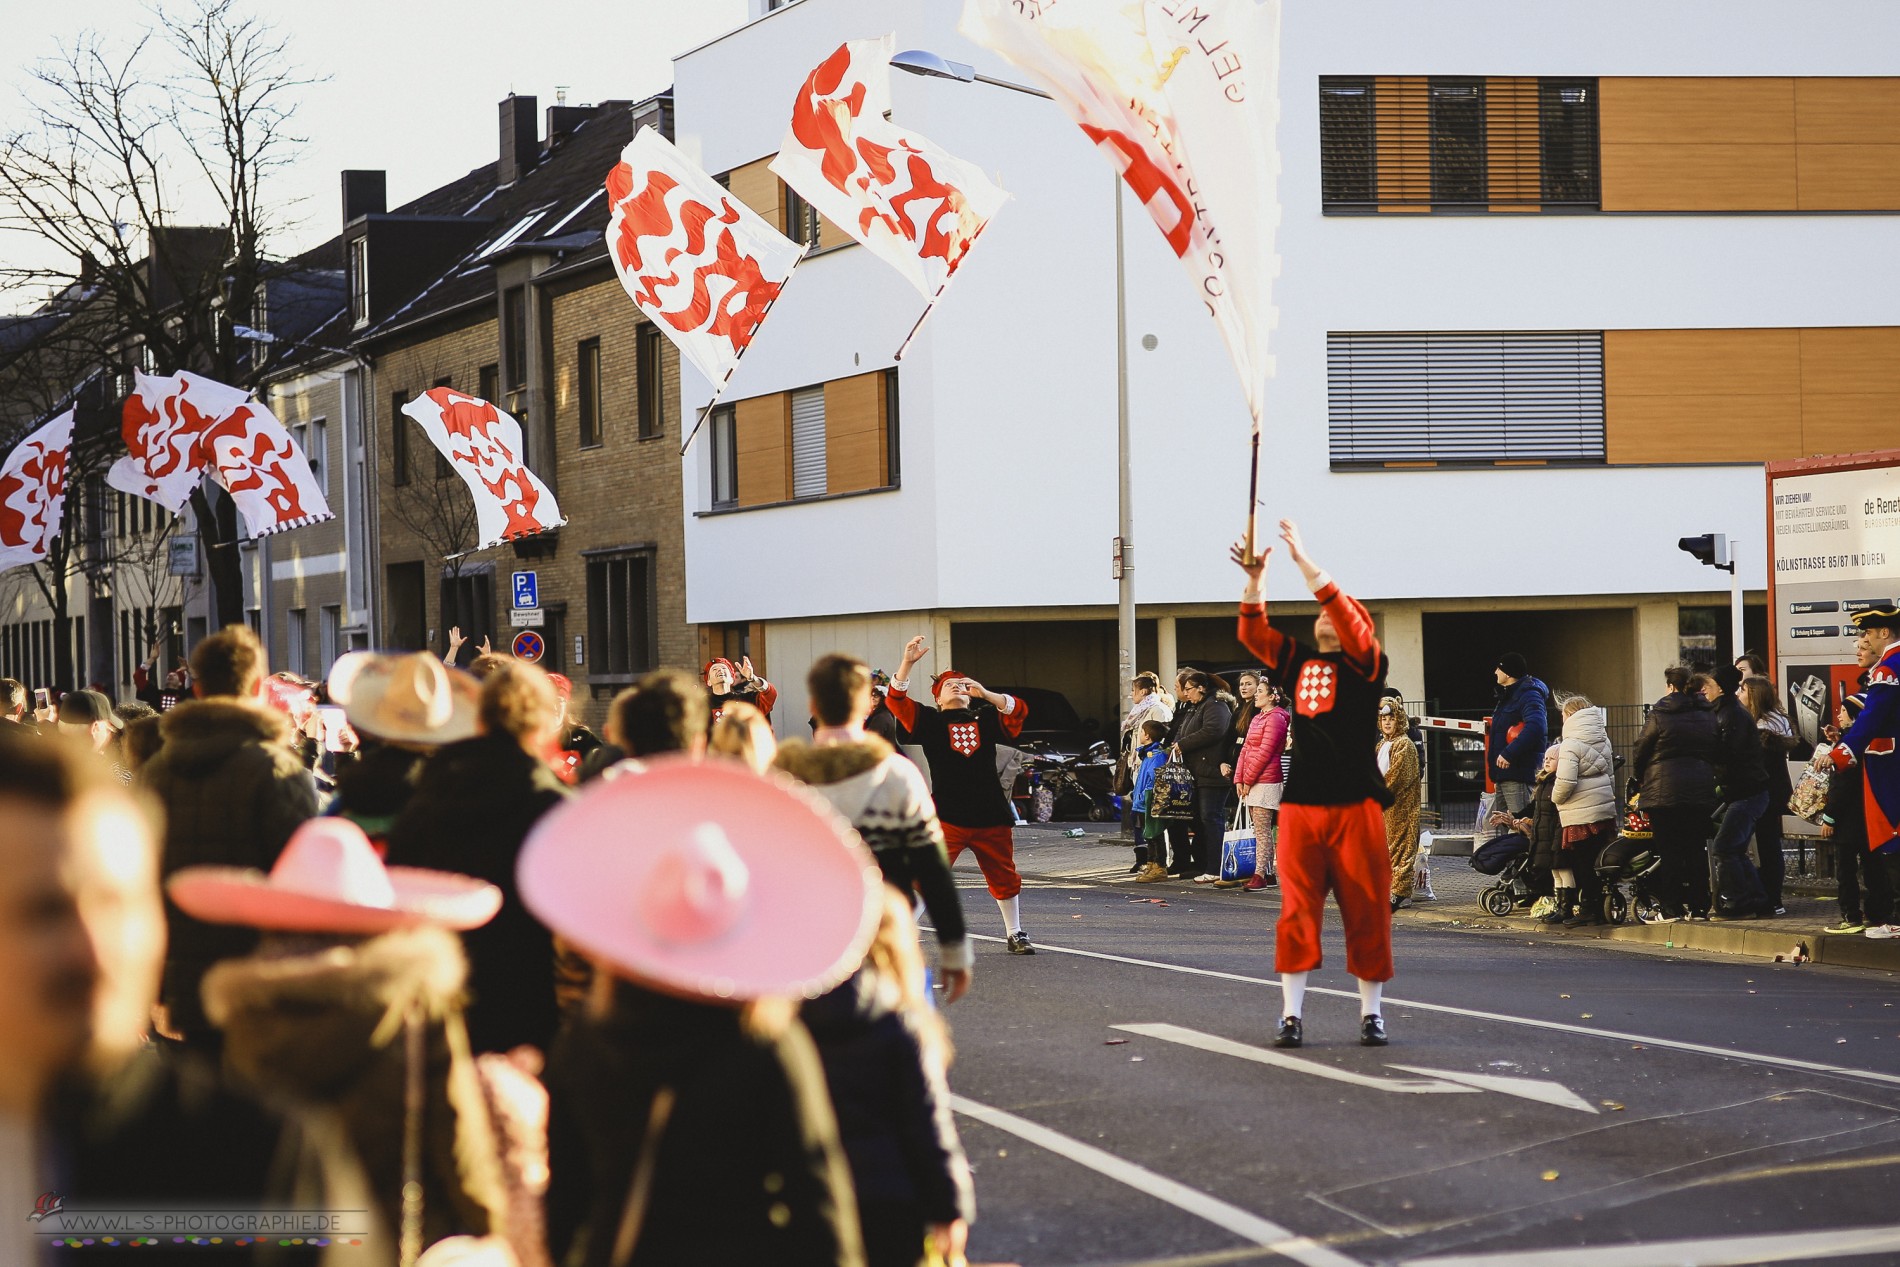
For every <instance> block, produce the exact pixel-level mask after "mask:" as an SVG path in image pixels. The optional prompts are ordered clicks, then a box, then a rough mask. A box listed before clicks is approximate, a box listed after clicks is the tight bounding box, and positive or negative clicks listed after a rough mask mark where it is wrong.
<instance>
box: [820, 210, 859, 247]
mask: <svg viewBox="0 0 1900 1267" xmlns="http://www.w3.org/2000/svg"><path fill="white" fill-rule="evenodd" d="M855 241H857V239H856V238H854V237H852V236H851V235H850V234H848V233H846V232H845V231H844V230H843V229H840V228H839V227H838V226H837V225H835V224H833V223H832V222H831V221H830V220H828V219H826V218H825V217H824V216H819V217H818V249H819V250H821V251H823V250H826V249H828V248H830V247H834V246H844V245H846V244H847V243H850V242H855Z"/></svg>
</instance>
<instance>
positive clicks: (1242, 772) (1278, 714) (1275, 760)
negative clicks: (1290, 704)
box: [1234, 708, 1292, 787]
mask: <svg viewBox="0 0 1900 1267" xmlns="http://www.w3.org/2000/svg"><path fill="white" fill-rule="evenodd" d="M1291 720H1292V719H1291V718H1290V717H1288V716H1287V711H1286V709H1284V708H1269V709H1266V710H1265V711H1263V712H1259V713H1256V714H1254V719H1253V721H1251V722H1249V723H1248V725H1247V742H1246V743H1244V744H1242V745H1241V748H1240V757H1239V759H1238V760H1237V761H1235V762H1234V785H1235V786H1236V787H1252V786H1253V785H1254V784H1256V783H1278V782H1280V780H1281V777H1282V775H1281V765H1280V757H1281V755H1282V754H1284V753H1285V752H1286V735H1287V727H1288V725H1289V723H1290V722H1291Z"/></svg>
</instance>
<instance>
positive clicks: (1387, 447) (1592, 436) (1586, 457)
mask: <svg viewBox="0 0 1900 1267" xmlns="http://www.w3.org/2000/svg"><path fill="white" fill-rule="evenodd" d="M1326 396H1327V427H1328V436H1329V441H1328V449H1329V454H1330V458H1331V461H1332V464H1333V465H1334V466H1357V465H1379V464H1382V463H1387V462H1408V463H1409V462H1446V463H1486V462H1601V461H1602V460H1603V334H1602V332H1601V331H1596V330H1532V331H1523V330H1512V331H1502V332H1495V331H1494V332H1485V333H1472V332H1465V331H1457V332H1439V331H1415V330H1408V331H1345V332H1341V331H1335V332H1332V333H1329V334H1328V335H1327V336H1326Z"/></svg>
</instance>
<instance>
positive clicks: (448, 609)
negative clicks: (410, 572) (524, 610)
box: [435, 572, 507, 660]
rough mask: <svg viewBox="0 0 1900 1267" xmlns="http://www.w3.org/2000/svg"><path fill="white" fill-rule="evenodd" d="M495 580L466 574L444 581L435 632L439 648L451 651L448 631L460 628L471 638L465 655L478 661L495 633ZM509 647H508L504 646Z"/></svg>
mask: <svg viewBox="0 0 1900 1267" xmlns="http://www.w3.org/2000/svg"><path fill="white" fill-rule="evenodd" d="M494 593H495V578H494V574H493V573H491V572H464V573H463V574H462V575H460V576H452V575H451V576H444V577H443V578H442V614H441V616H440V618H439V623H438V624H437V626H436V630H435V641H436V646H437V647H438V648H440V649H441V650H443V651H447V650H448V649H449V628H450V627H451V626H454V625H460V626H461V628H462V636H463V637H464V638H466V639H468V646H467V647H466V648H464V649H463V654H464V655H466V656H467V657H468V658H469V659H471V660H472V659H474V658H475V648H477V647H479V646H481V645H482V639H483V638H490V637H493V635H494V633H495V599H494ZM502 645H504V646H506V645H507V644H506V643H504V644H502Z"/></svg>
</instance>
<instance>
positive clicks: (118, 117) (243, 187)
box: [0, 0, 313, 636]
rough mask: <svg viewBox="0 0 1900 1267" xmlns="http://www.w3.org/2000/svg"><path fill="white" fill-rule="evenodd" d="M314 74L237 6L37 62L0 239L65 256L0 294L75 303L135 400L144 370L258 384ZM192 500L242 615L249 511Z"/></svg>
mask: <svg viewBox="0 0 1900 1267" xmlns="http://www.w3.org/2000/svg"><path fill="white" fill-rule="evenodd" d="M311 82H313V81H312V80H310V79H309V78H306V77H302V76H300V75H299V74H298V73H297V72H296V71H295V69H294V67H293V65H292V62H291V59H290V56H289V50H288V45H287V42H286V41H285V40H284V39H283V38H281V37H280V36H279V35H278V34H277V33H276V31H275V30H274V29H273V28H272V27H271V26H270V24H268V23H267V22H265V21H263V20H261V19H259V18H257V17H253V16H249V15H247V14H245V13H244V12H242V11H241V10H240V8H239V7H238V4H237V3H236V0H196V2H195V3H193V4H191V5H190V6H189V7H177V6H173V7H168V8H161V9H159V10H158V11H156V12H155V14H154V25H153V27H152V28H151V29H150V30H148V31H146V32H145V33H144V34H143V35H142V36H141V37H140V38H138V39H137V40H136V41H135V42H133V43H132V44H131V46H130V48H129V49H127V50H124V51H118V50H115V48H114V47H113V46H111V45H109V44H108V43H107V41H106V40H105V39H104V38H103V37H101V36H100V35H97V34H94V33H87V34H83V35H81V36H79V37H77V38H76V39H75V40H74V41H73V42H72V43H70V44H68V45H67V46H65V47H64V48H63V49H62V50H61V51H60V52H59V54H58V55H56V56H54V57H52V58H50V59H48V60H47V61H45V62H42V63H41V64H39V65H38V66H37V67H35V69H34V71H33V75H32V81H31V84H30V86H29V88H28V91H27V101H26V103H25V115H26V118H27V122H26V123H25V124H24V125H23V126H21V127H18V128H15V129H13V130H11V131H9V132H7V133H5V134H4V135H0V232H5V233H10V234H13V235H15V237H16V239H17V238H26V239H31V244H24V243H23V244H22V245H23V246H24V247H25V250H24V255H25V256H27V257H28V258H32V259H41V260H43V259H45V258H47V257H49V256H50V257H53V258H55V259H58V260H62V261H67V263H63V264H59V265H52V266H49V265H46V264H44V263H26V264H19V265H13V266H5V267H0V294H3V293H5V292H8V291H11V292H12V293H13V294H14V295H15V296H16V297H18V296H22V295H25V296H32V297H36V298H37V297H38V296H41V295H45V294H48V293H52V294H55V295H63V296H69V297H71V299H70V300H69V302H73V303H76V304H77V305H78V306H79V308H80V309H81V311H82V312H83V313H84V314H85V315H86V317H87V319H86V320H84V321H79V320H78V319H77V318H76V319H75V321H74V322H70V323H68V324H70V325H72V326H73V330H72V333H71V341H73V342H75V343H77V344H78V346H80V347H81V348H82V349H83V351H84V354H85V355H84V357H83V359H84V360H85V361H87V362H89V364H90V365H91V366H92V367H93V369H94V372H99V371H104V372H105V373H107V374H110V375H113V376H115V377H117V378H118V379H119V383H120V391H119V393H118V394H120V395H122V394H123V385H124V378H123V376H124V375H125V373H126V372H127V371H129V369H130V368H132V367H134V366H137V367H139V368H143V369H146V370H148V371H151V372H154V373H159V374H169V373H173V372H175V371H177V370H192V371H195V372H198V373H202V374H207V375H209V376H210V377H212V378H215V379H218V380H219V381H221V382H226V383H231V384H234V385H237V386H251V385H253V384H254V383H255V382H256V380H257V377H258V374H259V371H260V369H261V366H260V365H259V364H258V363H257V361H256V360H255V359H254V358H253V357H252V356H251V351H250V349H249V347H248V346H246V345H245V344H244V343H243V342H242V341H240V340H238V339H237V338H235V337H234V336H233V334H232V330H231V327H232V325H233V324H240V325H242V324H250V323H252V321H253V314H254V313H255V312H256V311H258V301H259V299H260V297H261V296H262V294H263V293H264V289H265V287H266V285H267V284H268V282H269V281H270V279H271V278H272V276H274V275H276V273H277V272H278V271H279V270H280V269H281V268H282V265H280V264H277V263H274V262H273V261H272V260H271V257H270V256H269V254H268V252H267V247H268V245H269V242H270V240H271V238H272V236H273V235H274V234H276V233H277V232H279V231H281V230H282V229H283V228H285V227H286V226H285V225H284V224H283V223H282V222H281V221H280V219H279V216H280V215H281V214H282V209H281V208H279V207H277V205H276V204H273V203H272V202H271V201H270V200H269V198H268V197H267V193H268V186H267V182H268V179H269V177H270V176H271V175H272V174H273V173H274V172H276V171H278V170H279V169H281V168H283V167H284V166H286V165H287V164H288V163H289V162H291V161H292V160H293V158H294V157H295V155H296V152H297V149H298V147H299V146H300V144H301V141H300V139H299V138H298V137H296V136H295V135H294V134H293V132H292V131H291V129H290V122H291V116H292V113H293V111H294V109H295V104H296V98H297V95H298V90H300V89H301V88H303V87H305V86H307V85H308V84H310V83H311ZM75 385H76V384H75V383H74V382H73V381H69V382H68V383H67V388H68V390H70V389H71V388H72V387H73V386H75ZM69 505H70V499H69ZM191 506H192V510H193V513H194V517H195V518H196V519H197V522H198V531H199V533H200V535H201V539H202V540H203V542H204V546H205V557H206V562H207V567H208V569H209V572H210V579H211V584H212V590H213V593H214V594H215V596H216V601H217V617H218V620H219V623H221V624H230V623H236V622H238V621H241V620H242V619H243V611H244V599H243V587H242V578H241V570H240V566H239V560H238V553H237V550H236V548H235V547H236V542H237V539H238V530H237V521H236V515H235V513H234V509H233V507H232V505H231V503H230V501H229V499H228V498H225V497H222V496H215V497H214V496H211V495H208V494H207V492H206V490H205V488H204V487H203V486H202V485H201V486H200V487H199V488H198V489H197V490H196V491H194V492H193V494H192V496H191ZM70 517H71V515H70V511H69V515H68V519H69V526H70ZM62 535H64V534H62ZM66 548H67V549H70V548H71V547H70V546H68V547H66ZM61 610H62V611H63V607H62V609H61ZM56 618H57V619H58V620H59V621H60V622H61V625H62V630H61V632H62V636H63V635H64V622H65V619H66V618H65V616H64V615H63V614H61V615H57V616H56Z"/></svg>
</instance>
